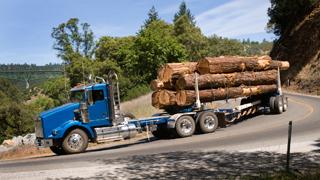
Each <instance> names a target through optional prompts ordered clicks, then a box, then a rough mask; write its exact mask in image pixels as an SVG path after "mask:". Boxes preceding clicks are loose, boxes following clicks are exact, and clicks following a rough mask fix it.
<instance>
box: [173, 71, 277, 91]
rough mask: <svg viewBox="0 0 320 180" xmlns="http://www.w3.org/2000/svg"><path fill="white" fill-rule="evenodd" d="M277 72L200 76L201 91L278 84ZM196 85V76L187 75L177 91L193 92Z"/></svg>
mask: <svg viewBox="0 0 320 180" xmlns="http://www.w3.org/2000/svg"><path fill="white" fill-rule="evenodd" d="M276 82H277V70H268V71H261V72H238V73H230V74H204V75H200V76H198V86H199V89H214V88H224V87H236V86H240V85H247V86H254V85H259V84H263V85H269V84H276ZM194 85H195V75H194V74H186V75H184V76H181V77H180V78H179V79H178V80H177V82H176V89H188V90H193V89H195V88H194Z"/></svg>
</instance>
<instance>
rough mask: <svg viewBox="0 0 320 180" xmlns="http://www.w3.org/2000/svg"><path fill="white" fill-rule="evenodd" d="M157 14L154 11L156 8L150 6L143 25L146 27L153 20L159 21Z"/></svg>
mask: <svg viewBox="0 0 320 180" xmlns="http://www.w3.org/2000/svg"><path fill="white" fill-rule="evenodd" d="M159 20H160V18H159V15H158V12H157V11H156V8H155V7H154V6H152V8H151V9H150V10H149V12H148V19H147V20H145V22H144V27H147V26H148V25H149V24H151V23H152V22H154V21H159Z"/></svg>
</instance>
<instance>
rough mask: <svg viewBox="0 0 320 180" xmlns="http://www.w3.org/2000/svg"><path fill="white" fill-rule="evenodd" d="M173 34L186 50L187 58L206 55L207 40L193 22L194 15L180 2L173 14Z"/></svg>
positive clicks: (191, 58)
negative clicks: (177, 9)
mask: <svg viewBox="0 0 320 180" xmlns="http://www.w3.org/2000/svg"><path fill="white" fill-rule="evenodd" d="M173 25H174V35H175V36H176V37H177V39H178V41H179V42H180V43H181V44H183V45H184V47H185V49H186V50H187V54H188V59H189V60H193V61H196V60H199V59H200V58H202V57H204V56H206V54H207V48H208V47H207V46H208V42H207V39H206V37H205V36H204V35H203V34H202V32H201V30H200V28H198V27H197V26H196V24H195V21H194V17H193V15H192V14H191V12H190V10H189V9H188V8H187V6H186V3H185V2H182V3H181V5H180V8H179V11H178V12H177V13H176V14H175V15H174V22H173Z"/></svg>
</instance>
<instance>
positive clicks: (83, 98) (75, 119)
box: [35, 69, 288, 155]
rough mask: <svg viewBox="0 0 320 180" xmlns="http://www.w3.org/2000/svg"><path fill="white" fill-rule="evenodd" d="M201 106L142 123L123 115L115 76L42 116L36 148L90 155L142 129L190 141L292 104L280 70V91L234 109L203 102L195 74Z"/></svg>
mask: <svg viewBox="0 0 320 180" xmlns="http://www.w3.org/2000/svg"><path fill="white" fill-rule="evenodd" d="M195 78H196V79H195V90H196V93H197V100H196V102H195V103H194V104H193V105H192V106H189V107H185V108H182V109H175V110H170V112H163V113H159V114H155V115H153V116H152V117H146V118H140V119H136V118H135V117H134V116H133V115H132V114H128V113H122V112H121V111H120V96H119V94H120V93H119V83H118V77H117V75H116V74H115V73H109V75H108V81H107V82H106V81H105V80H104V79H103V78H100V77H96V78H95V80H94V83H90V84H88V85H81V86H76V87H74V88H72V89H71V102H70V103H68V104H65V105H62V106H59V107H56V108H53V109H50V110H48V111H45V112H42V113H41V114H40V115H39V117H38V118H37V119H36V120H35V133H36V142H35V143H36V145H37V146H38V147H50V149H51V150H52V151H53V152H54V153H55V154H57V155H62V154H73V153H80V152H84V151H85V150H86V148H87V146H88V143H89V142H98V143H100V142H104V141H110V140H114V139H119V138H121V139H128V138H132V137H134V136H135V135H136V134H137V133H140V132H142V131H147V132H149V131H151V132H152V134H153V135H154V136H155V137H157V138H168V137H181V138H183V137H188V136H192V135H193V134H194V133H195V131H196V130H198V131H199V132H201V133H212V132H214V131H215V130H216V129H217V128H218V127H226V126H227V125H229V124H232V123H233V122H235V121H237V120H239V119H241V117H243V116H246V115H250V114H254V113H256V112H257V111H259V110H261V109H269V110H270V112H271V113H277V114H280V113H282V112H284V111H286V110H287V107H288V101H287V98H286V97H284V95H283V94H282V91H281V83H280V73H279V69H278V79H277V81H278V83H277V91H276V92H274V93H269V94H263V95H259V96H251V97H244V98H242V100H241V103H240V105H239V106H236V107H234V108H230V109H219V108H208V107H207V106H206V104H205V103H201V102H200V98H199V88H198V80H197V78H198V76H197V75H195Z"/></svg>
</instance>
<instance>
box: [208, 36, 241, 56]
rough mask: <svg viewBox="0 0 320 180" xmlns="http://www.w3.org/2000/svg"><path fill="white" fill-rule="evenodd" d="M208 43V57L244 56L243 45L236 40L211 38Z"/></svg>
mask: <svg viewBox="0 0 320 180" xmlns="http://www.w3.org/2000/svg"><path fill="white" fill-rule="evenodd" d="M208 41H209V51H208V52H209V54H208V55H209V56H228V55H229V56H234V55H242V56H243V55H246V53H245V51H244V46H243V44H242V43H241V42H240V41H238V40H233V39H228V38H222V37H219V36H216V35H214V36H211V37H209V38H208Z"/></svg>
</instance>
